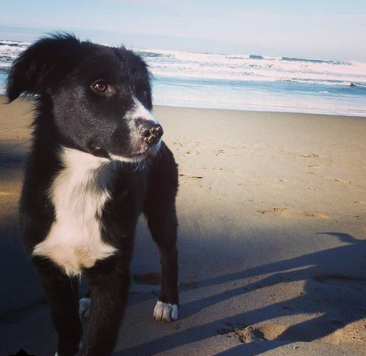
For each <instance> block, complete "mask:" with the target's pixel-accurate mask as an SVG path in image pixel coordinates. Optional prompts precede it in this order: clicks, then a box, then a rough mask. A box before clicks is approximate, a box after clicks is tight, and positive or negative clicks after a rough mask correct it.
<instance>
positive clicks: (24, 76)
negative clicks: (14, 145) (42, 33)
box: [6, 34, 81, 103]
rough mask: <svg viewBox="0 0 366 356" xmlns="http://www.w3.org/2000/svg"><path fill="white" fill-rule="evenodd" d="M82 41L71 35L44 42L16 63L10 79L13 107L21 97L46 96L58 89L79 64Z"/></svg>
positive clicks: (59, 35)
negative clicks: (57, 86) (66, 76)
mask: <svg viewBox="0 0 366 356" xmlns="http://www.w3.org/2000/svg"><path fill="white" fill-rule="evenodd" d="M80 47H81V43H80V41H79V40H78V39H77V38H76V37H74V36H73V35H69V34H56V35H53V36H50V37H46V38H43V39H41V40H39V41H37V42H36V43H34V44H33V45H31V46H30V47H29V48H27V49H26V50H25V51H24V52H23V53H22V54H20V56H19V57H18V58H17V59H16V60H15V61H14V63H13V65H12V67H11V69H10V72H9V76H8V81H7V90H6V94H7V96H8V99H9V103H10V102H12V101H13V100H15V99H16V98H17V97H18V96H19V95H20V94H22V93H26V94H27V95H35V94H42V93H44V92H45V91H46V90H47V89H49V88H52V87H53V86H55V85H57V84H58V83H59V81H60V80H62V78H63V77H64V76H65V75H66V74H67V73H68V72H69V71H71V70H72V69H73V68H74V66H75V64H76V63H77V60H78V57H79V56H78V53H79V52H80Z"/></svg>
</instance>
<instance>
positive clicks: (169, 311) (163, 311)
mask: <svg viewBox="0 0 366 356" xmlns="http://www.w3.org/2000/svg"><path fill="white" fill-rule="evenodd" d="M154 318H155V319H156V320H158V321H168V322H169V321H173V320H177V319H178V305H176V304H168V303H163V302H162V301H160V300H158V302H157V303H156V305H155V308H154Z"/></svg>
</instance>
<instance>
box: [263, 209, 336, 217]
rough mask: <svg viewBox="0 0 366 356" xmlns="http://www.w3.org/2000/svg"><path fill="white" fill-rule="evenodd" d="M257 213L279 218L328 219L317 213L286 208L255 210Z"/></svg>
mask: <svg viewBox="0 0 366 356" xmlns="http://www.w3.org/2000/svg"><path fill="white" fill-rule="evenodd" d="M257 212H258V213H261V214H270V215H275V216H281V217H283V218H304V217H305V218H315V219H319V220H326V219H329V216H328V215H325V214H323V213H319V212H316V211H298V210H290V209H287V208H273V209H269V210H257Z"/></svg>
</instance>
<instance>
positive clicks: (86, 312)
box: [79, 298, 91, 319]
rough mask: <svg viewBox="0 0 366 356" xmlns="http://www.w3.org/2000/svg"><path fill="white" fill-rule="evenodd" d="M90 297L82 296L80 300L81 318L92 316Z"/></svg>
mask: <svg viewBox="0 0 366 356" xmlns="http://www.w3.org/2000/svg"><path fill="white" fill-rule="evenodd" d="M90 302H91V299H90V298H81V299H80V300H79V317H80V319H84V318H86V319H87V318H89V316H90Z"/></svg>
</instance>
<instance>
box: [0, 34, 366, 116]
mask: <svg viewBox="0 0 366 356" xmlns="http://www.w3.org/2000/svg"><path fill="white" fill-rule="evenodd" d="M29 45H30V43H27V42H17V41H7V40H0V93H1V94H3V93H4V92H5V82H6V78H7V73H8V70H9V68H10V66H11V63H12V61H13V60H14V59H15V58H16V56H17V55H19V53H21V52H22V51H24V50H25V49H26V48H27V47H28V46H29ZM134 51H135V52H137V53H138V54H140V55H141V56H142V57H143V58H144V59H145V60H146V62H147V63H148V65H149V67H150V70H151V72H152V74H153V93H154V104H155V105H168V106H183V107H198V108H213V109H233V110H252V111H278V112H297V113H311V114H328V115H346V116H363V117H366V63H364V62H358V61H332V60H321V59H306V58H291V57H269V56H265V55H258V54H255V55H254V54H252V55H250V54H239V55H238V54H212V53H192V52H183V51H168V50H158V49H150V50H139V49H134Z"/></svg>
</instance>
